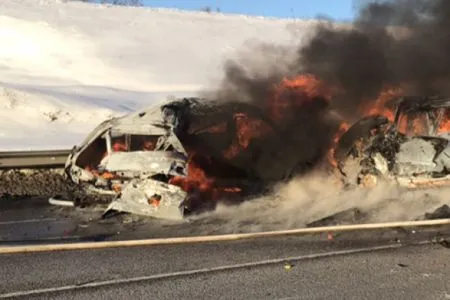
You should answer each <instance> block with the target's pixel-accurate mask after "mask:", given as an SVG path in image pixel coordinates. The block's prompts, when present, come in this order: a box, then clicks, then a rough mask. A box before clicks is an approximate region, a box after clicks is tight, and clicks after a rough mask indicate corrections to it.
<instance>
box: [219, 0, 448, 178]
mask: <svg viewBox="0 0 450 300" xmlns="http://www.w3.org/2000/svg"><path fill="white" fill-rule="evenodd" d="M366 2H368V3H366V4H364V5H362V6H361V8H360V10H359V13H358V15H357V17H356V19H355V21H354V22H353V23H352V24H337V23H336V22H334V23H332V22H329V21H323V22H320V23H318V25H317V26H315V28H314V31H313V35H312V36H311V37H310V39H309V40H308V41H307V42H306V43H302V44H300V43H299V45H293V46H292V47H284V46H277V45H261V46H260V47H259V48H256V49H251V51H250V54H249V56H248V57H244V58H243V59H240V60H230V61H228V62H226V64H225V76H224V80H223V82H222V84H221V86H220V88H219V89H218V90H217V91H216V93H215V94H214V98H215V99H217V100H220V101H241V102H246V103H251V104H253V105H256V106H257V107H259V108H261V109H262V110H263V111H265V112H266V113H267V114H270V111H269V110H268V99H271V98H273V97H274V93H275V92H274V89H275V88H274V87H276V86H280V83H281V82H282V81H283V79H286V78H288V79H292V78H297V77H298V76H302V75H305V74H311V75H313V76H314V77H315V78H317V79H318V80H320V81H321V82H323V83H324V84H325V85H326V86H328V87H330V88H333V89H335V90H336V91H338V92H336V93H334V94H333V96H332V97H331V99H328V100H330V101H327V99H326V97H320V96H316V97H314V99H312V101H304V100H302V99H301V98H302V97H304V95H302V94H299V93H296V92H294V93H290V92H289V90H286V91H285V92H284V93H282V94H281V96H279V98H280V99H278V100H279V101H281V102H283V103H285V104H286V103H288V104H289V103H290V104H292V103H295V104H296V105H291V106H290V107H289V109H286V110H284V111H283V112H284V115H283V117H282V118H279V119H278V120H275V121H276V124H277V126H278V130H279V133H278V136H279V137H281V138H280V139H279V140H276V139H272V140H268V141H267V142H266V143H263V146H260V148H258V149H253V150H252V147H249V149H250V150H251V151H256V152H258V153H265V154H267V155H265V156H264V155H263V156H262V157H264V158H265V162H268V161H269V160H270V159H274V160H276V161H277V163H276V167H278V168H281V169H283V168H287V167H289V166H290V165H291V164H292V162H293V161H295V159H297V160H298V161H299V162H300V163H299V165H298V167H299V170H305V169H309V168H311V167H314V166H316V165H317V164H319V163H320V162H321V161H323V160H322V159H323V158H324V156H325V155H326V153H327V150H328V149H329V148H330V144H331V143H332V140H333V137H334V134H335V132H336V130H337V128H338V126H339V124H340V122H341V120H342V119H345V120H347V121H350V122H351V121H355V120H357V119H359V118H360V117H361V116H362V110H363V109H365V108H367V107H368V106H370V105H371V104H372V103H373V102H374V101H375V99H377V97H378V95H379V94H380V92H381V91H382V90H383V88H391V87H398V86H400V85H401V86H402V88H403V89H404V90H405V93H407V94H415V95H437V94H445V93H447V92H448V89H449V84H448V83H449V82H450V1H448V0H435V1H427V0H397V1H377V2H375V1H371V2H370V1H366ZM299 98H300V99H299ZM310 100H311V99H310ZM299 103H300V105H298V104H299ZM336 116H339V117H342V119H340V121H337V120H336ZM261 147H262V148H261ZM288 148H289V149H290V150H283V151H282V154H281V155H279V156H278V157H276V155H275V154H274V153H277V150H280V149H288ZM278 154H280V151H278ZM251 164H253V162H252V161H248V162H246V166H248V165H251ZM261 168H263V169H264V170H265V172H267V173H270V172H271V171H272V166H270V164H269V165H267V164H266V165H264V164H262V166H261Z"/></svg>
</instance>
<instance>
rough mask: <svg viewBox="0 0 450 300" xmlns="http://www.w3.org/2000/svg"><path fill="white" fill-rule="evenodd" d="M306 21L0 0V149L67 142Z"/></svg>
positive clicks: (197, 85)
mask: <svg viewBox="0 0 450 300" xmlns="http://www.w3.org/2000/svg"><path fill="white" fill-rule="evenodd" d="M309 25H310V23H308V22H299V21H295V22H294V21H292V20H277V19H266V18H258V17H247V16H241V15H223V14H208V13H203V12H182V11H177V10H167V9H151V8H142V7H114V6H107V5H94V4H85V3H77V2H67V3H66V2H64V1H57V0H45V1H44V0H2V1H0V150H7V149H37V148H44V149H47V148H70V147H72V145H73V144H76V143H78V142H79V141H80V140H81V139H82V138H83V137H84V136H85V135H86V134H87V133H88V132H89V131H90V130H91V129H92V128H93V127H95V126H96V125H97V124H98V123H99V122H101V121H102V120H104V119H105V118H108V117H110V116H112V115H118V114H122V113H125V112H128V111H131V110H135V109H138V108H140V107H142V106H146V105H151V104H152V103H154V102H155V101H159V100H164V99H165V98H166V97H167V96H168V95H174V96H183V95H186V96H191V95H195V94H196V93H197V91H199V90H201V89H202V88H204V87H207V86H211V85H213V84H214V82H216V81H217V80H218V79H220V77H221V74H222V73H223V71H222V63H223V61H224V59H225V58H227V57H233V56H234V55H235V54H236V52H237V51H240V50H241V49H242V48H243V47H246V46H248V45H251V44H255V43H257V42H260V41H263V42H273V43H277V44H294V43H295V44H296V43H298V42H299V41H298V36H296V35H293V34H292V30H293V29H295V30H298V29H299V28H300V29H302V28H303V27H304V28H305V29H306V27H307V26H309Z"/></svg>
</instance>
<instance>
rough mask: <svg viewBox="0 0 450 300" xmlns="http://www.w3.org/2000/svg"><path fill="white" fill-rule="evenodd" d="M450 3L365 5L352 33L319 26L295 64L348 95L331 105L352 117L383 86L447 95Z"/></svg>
mask: <svg viewBox="0 0 450 300" xmlns="http://www.w3.org/2000/svg"><path fill="white" fill-rule="evenodd" d="M449 17H450V1H446V0H398V1H377V2H372V3H368V4H367V5H365V6H362V8H361V10H360V13H359V16H358V18H357V19H356V21H355V22H354V23H353V24H352V29H348V30H344V29H340V30H339V29H336V27H335V26H334V27H333V26H331V25H326V24H325V25H321V26H319V28H318V29H317V33H316V35H315V36H314V38H313V39H312V40H311V42H310V43H309V44H308V45H306V46H305V47H302V48H300V49H298V61H297V62H296V63H295V64H296V65H298V66H301V68H302V69H303V70H304V71H306V72H310V73H313V74H315V75H317V76H318V77H320V78H321V79H323V80H325V81H327V82H328V83H330V84H332V85H336V86H339V87H341V88H342V90H343V91H344V93H343V94H342V95H341V96H340V97H339V98H338V99H336V101H334V102H333V104H334V105H335V107H336V108H337V109H338V110H339V111H341V112H344V113H346V115H349V114H351V112H354V111H355V107H361V104H364V102H370V101H371V100H373V99H374V98H376V97H377V95H378V93H379V92H380V90H381V89H382V88H383V87H386V86H390V87H395V86H399V85H406V93H408V94H415V95H424V96H426V95H436V94H446V93H448V91H449V90H448V87H449V82H450V18H449Z"/></svg>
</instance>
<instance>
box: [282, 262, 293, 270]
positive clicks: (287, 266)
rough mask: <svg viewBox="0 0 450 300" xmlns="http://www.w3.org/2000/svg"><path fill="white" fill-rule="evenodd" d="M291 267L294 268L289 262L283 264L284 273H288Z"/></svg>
mask: <svg viewBox="0 0 450 300" xmlns="http://www.w3.org/2000/svg"><path fill="white" fill-rule="evenodd" d="M293 267H294V265H293V264H292V263H290V262H286V263H284V269H285V270H286V271H289V270H290V269H292V268H293Z"/></svg>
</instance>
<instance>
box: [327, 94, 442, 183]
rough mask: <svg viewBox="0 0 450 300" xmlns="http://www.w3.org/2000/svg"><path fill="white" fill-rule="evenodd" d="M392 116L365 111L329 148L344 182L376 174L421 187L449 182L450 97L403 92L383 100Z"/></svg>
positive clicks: (368, 180) (361, 180) (368, 178)
mask: <svg viewBox="0 0 450 300" xmlns="http://www.w3.org/2000/svg"><path fill="white" fill-rule="evenodd" d="M385 106H386V108H388V109H389V110H391V111H393V116H394V117H393V120H389V119H388V118H387V117H386V116H384V115H371V116H366V117H364V118H362V119H361V120H359V121H358V122H356V123H355V124H353V126H351V127H350V128H349V129H348V130H347V131H346V132H345V133H344V134H343V135H342V136H341V137H340V139H339V141H338V143H337V147H336V149H335V152H334V157H335V160H336V162H337V167H338V169H339V171H340V173H341V175H342V179H343V181H344V183H345V184H347V185H348V186H363V187H374V186H375V185H376V184H377V183H378V182H379V181H380V180H388V181H394V182H396V183H398V184H399V185H400V186H402V187H407V188H425V187H437V186H441V185H447V184H449V183H450V145H449V139H450V135H449V129H450V99H449V98H442V97H414V96H405V97H400V98H394V99H392V100H390V101H387V102H386V105H385Z"/></svg>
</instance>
